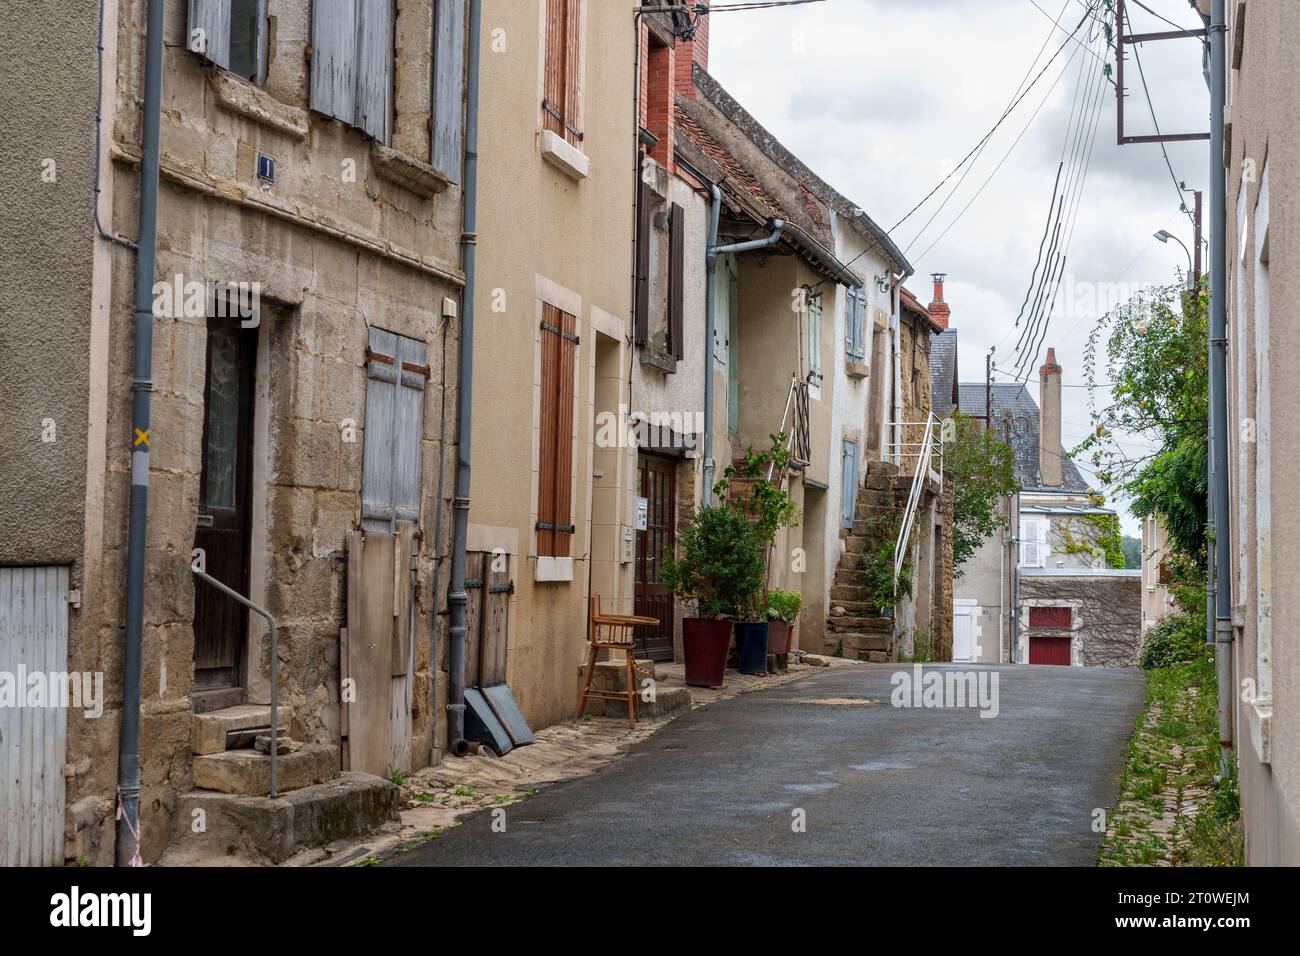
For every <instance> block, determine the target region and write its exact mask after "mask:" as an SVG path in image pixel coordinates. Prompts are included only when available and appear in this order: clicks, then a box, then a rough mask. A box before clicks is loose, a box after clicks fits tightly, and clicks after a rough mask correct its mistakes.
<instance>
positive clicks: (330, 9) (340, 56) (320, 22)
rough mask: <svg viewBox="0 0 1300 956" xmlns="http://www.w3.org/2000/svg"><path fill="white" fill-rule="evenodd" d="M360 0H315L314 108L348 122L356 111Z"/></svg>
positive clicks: (313, 8) (313, 10)
mask: <svg viewBox="0 0 1300 956" xmlns="http://www.w3.org/2000/svg"><path fill="white" fill-rule="evenodd" d="M360 2H361V0H312V5H311V99H310V102H311V108H312V109H314V110H315V111H316V112H318V113H324V114H325V115H326V116H333V117H334V118H335V119H340V120H342V121H343V122H345V123H354V122H355V121H356V114H357V105H356V104H357V8H358V4H359V3H360Z"/></svg>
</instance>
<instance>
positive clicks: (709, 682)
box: [682, 617, 731, 687]
mask: <svg viewBox="0 0 1300 956" xmlns="http://www.w3.org/2000/svg"><path fill="white" fill-rule="evenodd" d="M730 645H731V622H730V621H715V620H712V619H710V618H705V617H688V618H686V620H684V621H682V651H683V652H684V653H685V655H686V683H688V684H690V685H691V686H692V687H721V686H722V680H723V678H724V677H725V676H726V673H727V649H728V648H729V647H730Z"/></svg>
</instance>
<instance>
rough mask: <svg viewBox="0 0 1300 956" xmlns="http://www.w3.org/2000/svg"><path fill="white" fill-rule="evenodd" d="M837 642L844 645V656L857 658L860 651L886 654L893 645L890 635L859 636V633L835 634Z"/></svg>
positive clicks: (892, 638) (892, 637)
mask: <svg viewBox="0 0 1300 956" xmlns="http://www.w3.org/2000/svg"><path fill="white" fill-rule="evenodd" d="M835 640H836V641H837V642H840V641H843V643H844V656H845V657H857V656H858V653H859V652H861V651H876V652H878V653H882V654H885V653H888V652H889V649H890V647H891V646H892V645H893V643H894V636H893V635H892V634H860V633H853V632H848V633H837V634H836V635H835Z"/></svg>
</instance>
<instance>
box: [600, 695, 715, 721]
mask: <svg viewBox="0 0 1300 956" xmlns="http://www.w3.org/2000/svg"><path fill="white" fill-rule="evenodd" d="M597 705H603V706H601V708H600V709H601V710H603V713H601V714H594V713H593V714H592V716H596V717H617V718H619V719H620V720H627V703H626V702H625V701H621V700H593V701H588V704H587V710H588V712H589V713H590V712H591V711H592V710H593V709H594V708H595V707H596V706H597ZM690 709H691V691H690V689H689V688H687V687H656V688H655V699H654V700H642V701H640V702H639V703H638V704H637V708H636V715H637V720H638V721H642V720H667V719H668V718H669V717H677V716H679V715H681V714H685V713H688V712H689V711H690Z"/></svg>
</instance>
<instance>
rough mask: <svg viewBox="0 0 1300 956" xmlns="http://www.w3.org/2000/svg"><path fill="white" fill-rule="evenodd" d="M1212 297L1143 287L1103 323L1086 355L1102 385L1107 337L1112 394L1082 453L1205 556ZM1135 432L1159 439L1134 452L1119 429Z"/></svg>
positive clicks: (1173, 538)
mask: <svg viewBox="0 0 1300 956" xmlns="http://www.w3.org/2000/svg"><path fill="white" fill-rule="evenodd" d="M1208 305H1209V302H1208V297H1207V296H1206V294H1205V291H1204V289H1203V288H1198V289H1196V290H1195V291H1193V292H1187V291H1186V290H1185V289H1184V288H1183V286H1182V285H1181V283H1180V284H1175V285H1168V286H1162V287H1157V288H1154V289H1149V290H1146V291H1144V292H1140V293H1138V294H1137V295H1135V296H1134V297H1133V298H1132V299H1130V300H1129V301H1128V302H1127V303H1125V304H1124V305H1123V306H1121V307H1119V308H1118V309H1115V310H1113V311H1112V312H1110V313H1108V314H1107V315H1105V316H1103V317H1102V319H1101V320H1100V321H1099V322H1098V323H1097V325H1096V327H1095V328H1094V329H1093V331H1092V334H1091V335H1090V336H1089V338H1088V347H1087V350H1086V352H1085V364H1086V369H1087V376H1088V385H1089V386H1090V387H1091V388H1092V389H1093V391H1092V394H1093V395H1095V394H1096V392H1095V389H1096V387H1097V380H1098V372H1099V370H1098V356H1097V349H1098V347H1099V345H1100V343H1101V339H1102V336H1103V335H1104V334H1108V338H1107V339H1106V358H1105V368H1104V370H1102V372H1103V373H1104V375H1105V376H1106V377H1105V379H1104V380H1105V381H1108V382H1110V383H1112V384H1111V398H1112V401H1111V404H1110V405H1109V406H1108V407H1106V408H1103V409H1097V408H1095V407H1094V408H1093V412H1092V420H1093V425H1094V429H1093V433H1092V434H1091V435H1090V436H1089V437H1088V438H1087V439H1086V440H1084V442H1083V443H1082V444H1080V445H1079V447H1078V448H1076V449H1075V453H1076V454H1081V453H1087V454H1089V455H1090V456H1091V459H1092V462H1093V464H1094V465H1095V466H1096V467H1097V477H1098V478H1099V479H1100V480H1101V481H1102V482H1103V483H1104V484H1106V485H1107V486H1108V487H1119V488H1122V489H1123V490H1124V491H1125V492H1126V493H1127V494H1128V496H1129V498H1130V499H1131V501H1132V510H1133V513H1134V514H1135V515H1137V516H1138V517H1146V516H1148V515H1153V514H1154V515H1158V516H1159V517H1160V518H1161V519H1162V520H1163V522H1164V525H1165V528H1166V530H1167V531H1168V534H1169V541H1170V545H1171V547H1172V548H1173V550H1175V551H1177V552H1179V553H1180V554H1182V555H1184V556H1185V557H1187V558H1188V559H1190V564H1191V565H1192V566H1193V567H1199V568H1204V566H1205V553H1206V548H1205V544H1206V542H1205V527H1206V513H1205V496H1206V487H1207V474H1206V415H1207V410H1208V396H1209V377H1208V371H1207V359H1206V351H1207V342H1208V339H1207V335H1208V324H1207V313H1208ZM1117 431H1123V432H1129V433H1134V434H1137V435H1141V436H1142V437H1144V438H1146V439H1148V440H1149V441H1151V442H1152V444H1154V445H1155V451H1154V452H1152V453H1151V454H1149V455H1144V456H1140V457H1133V456H1132V455H1130V454H1129V453H1128V452H1126V451H1125V450H1124V448H1123V447H1122V446H1121V445H1120V444H1119V442H1118V441H1117V440H1116V438H1115V433H1116V432H1117Z"/></svg>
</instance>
